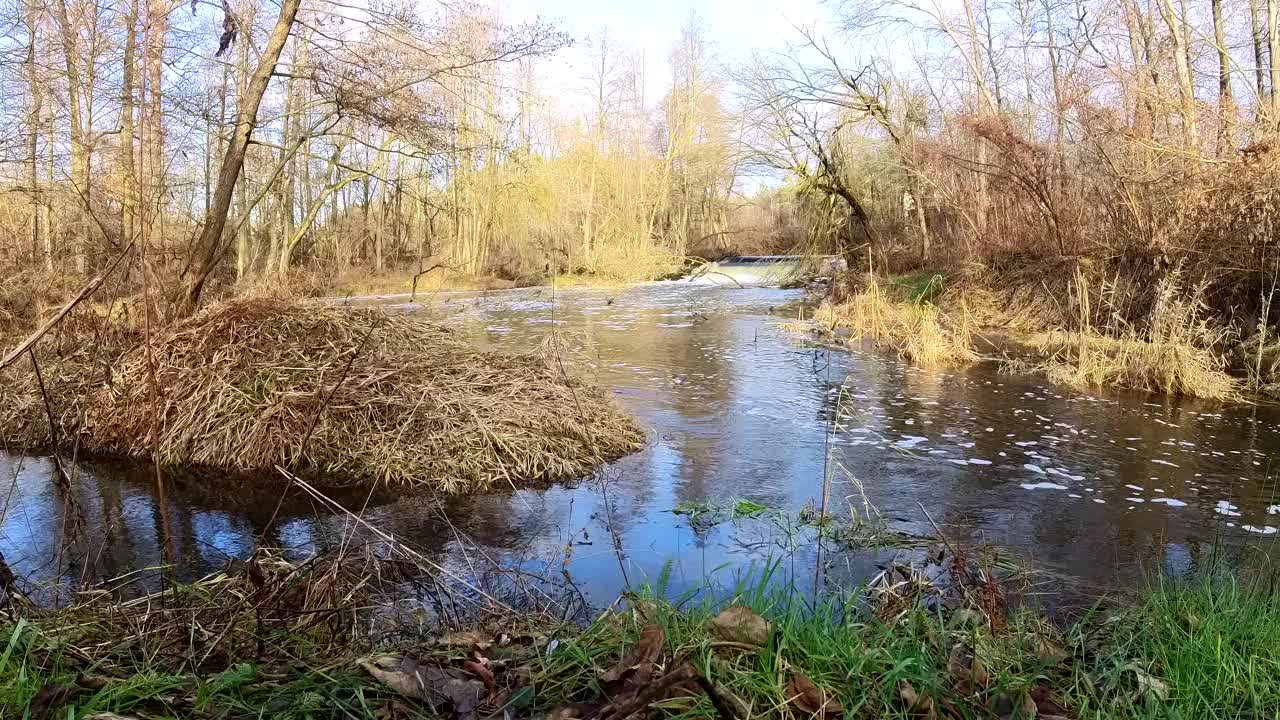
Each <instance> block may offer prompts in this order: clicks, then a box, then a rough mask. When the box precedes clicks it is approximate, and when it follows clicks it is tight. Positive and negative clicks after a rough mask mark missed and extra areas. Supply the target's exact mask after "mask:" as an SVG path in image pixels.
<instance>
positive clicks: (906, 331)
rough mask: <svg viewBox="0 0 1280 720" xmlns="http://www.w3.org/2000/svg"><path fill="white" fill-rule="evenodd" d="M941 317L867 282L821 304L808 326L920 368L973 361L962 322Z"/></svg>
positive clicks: (932, 308)
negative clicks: (844, 335) (882, 349)
mask: <svg viewBox="0 0 1280 720" xmlns="http://www.w3.org/2000/svg"><path fill="white" fill-rule="evenodd" d="M964 317H965V315H964V314H961V319H960V320H958V321H956V320H953V319H952V318H951V317H949V316H945V315H943V313H942V312H941V311H939V310H938V308H937V307H935V306H934V305H933V304H931V303H928V302H911V301H896V300H894V299H892V298H890V297H889V296H888V294H887V293H886V292H885V291H884V290H883V289H881V287H880V284H879V283H878V282H877V281H876V279H875V278H874V277H872V278H871V279H870V280H869V281H868V282H867V284H866V286H865V287H863V288H862V289H861V290H859V291H858V292H856V293H854V294H852V295H850V296H849V297H847V298H846V299H845V300H843V301H842V302H839V303H837V304H832V303H823V304H822V306H821V307H819V308H818V309H817V311H815V313H814V316H813V322H814V323H815V324H816V325H817V327H818V329H819V330H820V331H822V332H823V333H824V334H828V335H837V334H841V333H842V332H845V333H847V334H848V338H849V340H850V341H858V340H862V339H863V338H869V339H871V340H872V341H873V342H875V343H876V344H877V345H879V346H882V347H888V348H892V349H893V350H894V351H896V352H897V353H898V355H899V356H901V357H902V358H903V359H904V360H908V361H910V362H913V363H915V364H917V365H920V366H923V367H934V368H938V367H957V366H962V365H965V364H968V363H971V362H973V361H975V360H977V359H978V356H977V353H975V352H974V350H973V347H972V342H971V331H970V329H969V327H968V323H967V322H966V321H965V320H964V319H963V318H964Z"/></svg>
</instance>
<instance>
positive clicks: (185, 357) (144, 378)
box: [0, 298, 643, 492]
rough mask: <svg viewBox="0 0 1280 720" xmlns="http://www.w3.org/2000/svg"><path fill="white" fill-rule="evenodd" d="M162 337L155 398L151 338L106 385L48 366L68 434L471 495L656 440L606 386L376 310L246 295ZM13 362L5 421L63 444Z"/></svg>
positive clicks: (88, 364) (230, 464)
mask: <svg viewBox="0 0 1280 720" xmlns="http://www.w3.org/2000/svg"><path fill="white" fill-rule="evenodd" d="M151 346H152V355H153V360H152V362H154V367H155V380H156V385H157V390H158V395H159V398H158V401H157V407H155V408H153V405H152V393H151V385H150V377H151V372H150V363H149V361H148V358H147V353H146V350H145V346H135V347H133V348H132V349H130V350H129V351H127V352H125V353H124V354H123V355H121V356H120V358H119V360H118V361H117V362H115V363H114V366H113V368H112V372H111V374H110V378H109V380H107V381H106V382H103V381H102V379H101V376H99V375H98V374H97V373H96V372H95V369H94V368H95V364H94V362H93V357H92V353H90V352H89V351H88V350H85V351H82V352H80V353H79V354H76V355H73V356H70V357H66V358H61V359H59V360H57V361H56V362H49V363H46V365H47V366H48V369H46V367H45V366H44V365H42V368H41V369H42V371H44V372H45V375H46V377H45V380H46V387H49V386H50V380H49V375H50V373H52V374H53V375H54V376H56V377H57V378H58V381H57V382H59V383H62V385H61V389H60V390H59V392H58V397H56V398H51V399H52V400H53V404H54V405H55V407H57V415H56V421H57V424H58V426H59V436H60V437H59V441H60V444H62V445H67V444H69V443H70V439H71V438H75V437H78V438H79V443H80V447H81V448H82V449H83V450H85V451H90V452H104V453H112V454H123V455H131V456H135V457H149V456H151V455H152V454H153V452H154V453H155V454H156V455H158V459H159V460H160V461H161V462H162V463H164V464H170V465H181V466H187V467H213V468H219V469H224V470H231V471H257V470H264V469H269V468H271V467H273V466H275V465H283V466H288V467H292V468H294V469H296V470H298V471H302V472H304V473H308V474H311V475H315V476H321V477H322V478H323V479H324V480H325V481H326V482H328V483H330V484H349V483H354V482H386V483H388V484H406V485H414V486H425V487H430V488H433V489H439V490H443V491H446V492H469V491H481V490H485V489H487V488H490V487H493V486H494V485H498V484H501V485H512V484H515V483H522V482H536V481H542V482H549V481H553V480H557V479H564V478H569V477H575V476H579V475H582V474H584V473H586V472H589V471H590V470H591V469H593V468H594V467H596V466H597V465H599V464H601V463H604V462H607V461H609V460H612V459H615V458H617V457H620V456H622V455H625V454H627V453H629V452H632V451H634V450H636V449H638V448H639V447H640V446H641V443H642V441H643V433H642V431H641V430H640V428H639V427H638V426H637V425H636V424H635V423H634V422H633V421H631V420H630V419H629V418H627V417H626V416H625V415H623V414H622V413H621V412H620V411H619V410H618V409H617V408H616V407H615V405H614V404H613V402H612V401H611V400H610V399H609V398H608V397H607V396H606V395H605V394H604V393H603V392H601V391H600V390H597V389H595V388H591V387H587V386H584V385H581V384H579V383H578V382H576V381H574V380H573V379H571V378H569V377H567V376H566V375H565V374H564V372H563V371H562V370H560V369H559V368H558V367H557V366H556V365H554V364H552V363H550V362H548V361H547V360H546V359H544V358H541V357H535V356H529V355H506V354H499V353H490V352H479V351H477V350H475V349H474V348H472V347H471V346H470V344H468V343H467V342H466V341H464V340H463V339H461V338H460V337H458V336H457V335H455V334H454V333H453V332H451V331H450V330H448V329H445V328H442V327H439V326H436V325H433V324H430V323H427V322H424V321H422V320H420V319H417V318H414V317H412V316H408V315H394V314H388V313H386V312H384V311H382V310H378V309H369V308H365V309H355V308H340V307H327V306H308V305H299V304H294V303H291V302H288V301H286V300H281V299H272V298H251V299H242V300H235V301H231V302H228V303H224V304H221V305H217V306H213V307H211V308H208V309H206V310H204V311H203V312H201V313H200V314H198V315H196V316H194V317H192V318H190V319H188V320H186V321H183V322H180V323H178V324H176V325H174V326H172V327H171V328H168V329H166V330H164V331H162V332H160V333H159V334H158V335H156V336H155V337H153V338H152V342H151ZM15 372H16V374H18V375H20V376H21V377H18V378H16V379H17V381H18V382H16V383H14V384H12V385H6V386H5V387H3V388H0V407H4V409H3V410H0V433H3V435H4V437H5V438H6V439H7V440H8V441H10V442H17V443H22V444H26V445H47V444H49V443H50V441H51V440H53V438H51V437H50V435H49V429H48V425H47V423H46V422H42V419H43V417H44V407H43V402H42V400H41V399H40V397H39V394H38V389H35V387H34V382H33V378H31V377H29V376H30V372H29V364H28V365H25V366H24V368H23V371H15ZM10 374H14V372H11V373H10ZM9 406H11V407H9ZM82 412H83V415H84V422H83V424H80V423H79V422H78V418H79V416H80V414H81V413H82ZM153 419H154V420H155V422H154V424H153ZM153 429H154V432H155V433H156V435H155V438H154V439H152V438H151V433H152V431H153Z"/></svg>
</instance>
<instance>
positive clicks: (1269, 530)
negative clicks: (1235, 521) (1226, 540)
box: [1240, 525, 1276, 535]
mask: <svg viewBox="0 0 1280 720" xmlns="http://www.w3.org/2000/svg"><path fill="white" fill-rule="evenodd" d="M1240 529H1241V530H1248V531H1249V532H1251V533H1258V534H1259V535H1275V534H1276V529H1275V528H1274V527H1271V526H1270V525H1264V526H1262V527H1257V526H1256V525H1241V526H1240Z"/></svg>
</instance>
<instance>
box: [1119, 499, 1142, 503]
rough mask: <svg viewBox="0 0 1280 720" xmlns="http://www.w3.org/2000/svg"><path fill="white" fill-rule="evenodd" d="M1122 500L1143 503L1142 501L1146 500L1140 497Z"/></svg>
mask: <svg viewBox="0 0 1280 720" xmlns="http://www.w3.org/2000/svg"><path fill="white" fill-rule="evenodd" d="M1124 500H1125V502H1131V503H1144V502H1146V500H1143V499H1142V498H1125V499H1124Z"/></svg>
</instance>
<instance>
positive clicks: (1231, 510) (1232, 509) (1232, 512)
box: [1213, 500, 1240, 517]
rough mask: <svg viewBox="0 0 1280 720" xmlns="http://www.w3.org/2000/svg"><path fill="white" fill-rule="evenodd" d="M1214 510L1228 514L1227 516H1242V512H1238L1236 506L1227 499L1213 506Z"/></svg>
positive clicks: (1220, 513)
mask: <svg viewBox="0 0 1280 720" xmlns="http://www.w3.org/2000/svg"><path fill="white" fill-rule="evenodd" d="M1213 511H1214V512H1216V513H1218V514H1219V515H1226V516H1227V517H1240V513H1239V512H1236V506H1235V505H1232V504H1231V503H1229V502H1227V501H1226V500H1219V501H1218V504H1217V505H1216V506H1215V507H1214V508H1213Z"/></svg>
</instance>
